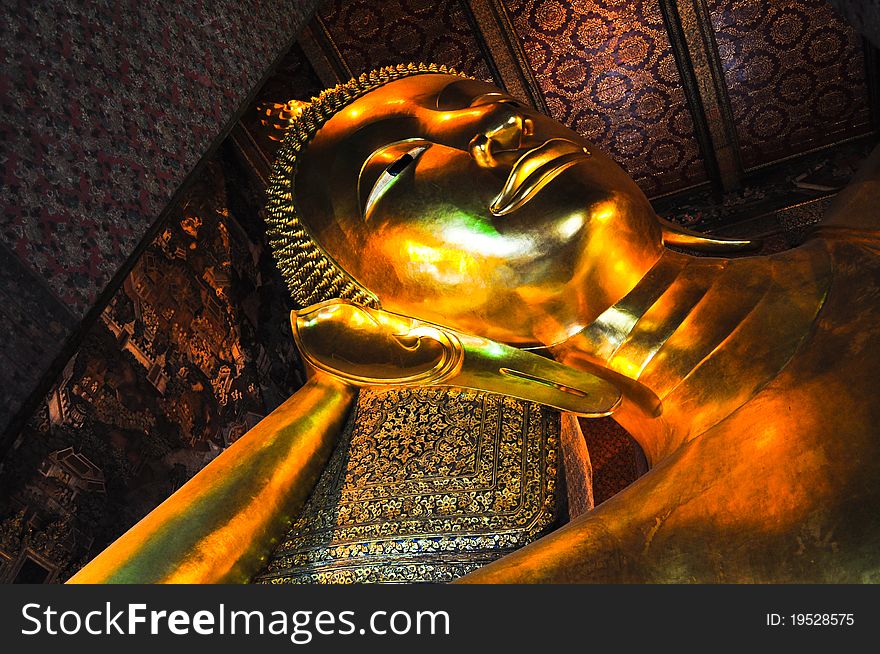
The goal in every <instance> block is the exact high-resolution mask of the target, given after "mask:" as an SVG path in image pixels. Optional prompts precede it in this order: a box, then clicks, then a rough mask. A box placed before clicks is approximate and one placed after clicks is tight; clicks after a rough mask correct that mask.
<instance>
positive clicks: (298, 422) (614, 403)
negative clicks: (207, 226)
mask: <svg viewBox="0 0 880 654" xmlns="http://www.w3.org/2000/svg"><path fill="white" fill-rule="evenodd" d="M869 164H870V165H871V166H873V167H874V168H876V167H877V166H878V164H877V163H876V162H873V160H869ZM869 168H870V166H869ZM876 178H877V175H873V176H872V170H868V171H867V173H866V174H865V176H864V179H862V181H861V182H856V183H854V184H853V185H851V186H850V188H849V189H848V190H846V191H844V192H843V193H841V194H840V195H839V196H838V198H837V199H836V201H835V202H836V204H835V205H834V207H833V208H832V209H831V210H830V212H829V215H828V216H827V218H826V221H825V223H824V224H823V225H822V226H821V227H820V228H819V229H818V230H816V231H815V233H814V234H813V235H812V237H811V238H810V239H809V240H807V241H806V242H805V243H804V244H803V245H802V246H800V247H797V248H795V249H792V250H788V251H785V252H782V253H779V254H775V255H772V256H734V255H737V254H741V253H742V252H743V251H745V250H748V249H749V247H750V246H751V245H752V244H751V243H749V242H748V241H732V240H722V239H712V238H708V237H703V236H700V235H698V234H694V233H691V232H687V231H685V230H683V229H680V228H677V227H675V226H674V225H672V224H669V223H665V222H663V221H662V220H660V219H659V218H657V216H656V215H655V213H654V212H653V210H652V209H651V206H650V204H649V203H648V201H647V199H646V198H645V196H644V195H643V194H642V193H641V191H640V190H639V189H638V188H637V186H636V185H635V183H634V182H633V181H632V180H631V179H630V178H629V177H628V176H627V175H626V174H625V173H624V172H623V170H621V168H619V167H618V166H617V165H616V164H615V163H614V162H613V161H611V159H609V158H608V157H607V156H606V155H604V154H603V153H602V152H600V151H598V150H597V149H596V148H595V147H594V146H593V145H592V144H590V143H589V142H587V141H585V140H584V139H583V138H582V137H581V136H579V135H578V134H576V133H574V132H572V131H570V130H568V129H567V128H565V127H563V126H562V125H560V124H559V123H557V122H556V121H554V120H552V119H550V118H548V117H546V116H544V115H542V114H540V113H537V112H535V111H534V110H532V109H530V108H528V107H526V106H524V105H522V104H521V103H519V102H518V101H516V100H515V99H514V98H512V97H511V96H509V95H508V94H506V93H504V92H502V91H500V90H499V89H497V88H495V87H493V86H491V85H489V84H487V83H484V82H480V81H476V80H473V79H468V78H465V77H462V76H459V75H457V74H455V73H453V72H451V71H449V70H447V69H445V68H443V67H437V66H433V65H432V66H426V65H418V66H415V65H410V66H398V67H394V68H385V69H382V70H379V71H374V72H372V73H370V74H366V75H363V76H361V77H360V78H358V79H355V80H352V81H350V82H348V83H346V84H343V85H340V86H337V87H336V88H334V89H331V90H328V91H325V92H324V93H323V94H322V95H321V96H320V97H318V98H315V99H314V100H313V101H312V103H311V104H310V105H308V106H306V107H305V108H304V109H303V111H302V113H301V114H300V115H299V116H298V117H297V118H296V119H294V120H293V121H292V123H291V127H290V129H289V130H288V132H287V136H286V140H285V142H284V146H283V148H282V150H281V153H280V155H279V159H278V161H277V163H276V166H275V171H274V175H273V181H272V183H271V188H270V189H269V195H270V203H269V208H268V215H269V233H270V240H271V244H272V247H273V250H274V253H275V256H276V258H277V260H278V263H279V266H280V268H281V270H282V272H283V274H284V276H285V278H286V280H287V282H288V285H289V287H290V291H291V293H292V295H293V297H294V299H295V300H296V302H297V303H298V305H299V306H301V307H302V310H300V311H298V312H296V313H295V314H294V315H293V316H292V323H293V329H294V335H295V338H296V342H297V345H298V346H299V349H300V352H301V353H302V355H303V357H304V359H305V360H306V361H307V362H308V365H309V369H310V375H311V376H310V378H309V381H308V382H307V383H306V384H305V386H304V387H303V388H302V389H300V390H299V391H297V393H296V394H295V395H293V396H292V397H291V398H290V399H289V400H288V401H287V402H285V403H284V404H283V405H282V406H280V407H279V408H278V409H277V410H276V411H274V412H273V413H272V414H271V415H269V416H268V417H267V418H265V419H264V420H263V421H262V422H261V423H260V424H259V425H257V426H256V427H255V428H254V429H253V430H251V431H250V432H249V433H248V434H247V435H246V436H244V437H243V438H241V439H240V440H239V441H237V442H236V443H234V444H233V445H232V446H231V447H229V448H228V449H227V450H226V451H225V452H224V453H223V454H222V455H221V456H219V457H218V458H217V459H216V460H214V461H213V462H212V463H211V464H209V465H208V466H207V467H206V468H205V469H204V470H203V471H202V472H200V473H199V474H198V475H196V476H195V477H194V478H193V479H192V480H191V481H190V482H189V483H187V484H186V485H184V486H183V487H182V488H181V489H180V490H179V491H177V492H176V493H175V494H174V495H172V496H171V497H170V498H169V499H168V500H167V501H165V502H164V503H163V504H161V505H160V506H159V507H158V508H156V509H155V510H154V511H153V512H152V513H150V514H149V515H148V516H147V517H145V518H144V519H143V520H142V521H141V522H139V523H138V524H137V525H135V526H134V527H133V528H132V529H131V530H130V531H129V532H127V533H126V534H125V535H123V536H122V537H121V538H119V540H118V541H116V542H115V543H114V544H112V545H111V546H110V547H109V548H108V549H107V550H105V551H104V552H103V553H102V554H100V555H99V556H98V557H97V558H96V559H94V560H93V561H92V562H91V563H89V564H88V565H86V566H85V568H83V569H82V570H81V571H80V572H79V573H78V574H77V575H76V576H75V577H74V578H73V579H72V581H73V582H83V583H100V582H248V581H257V582H265V583H273V582H347V581H451V580H455V579H460V580H461V581H464V582H800V581H810V582H813V581H816V582H820V581H826V582H876V581H880V548H878V546H877V544H878V542H880V437H878V436H880V433H878V424H880V401H878V397H877V394H878V391H877V388H876V387H875V384H876V383H877V381H878V372H880V329H878V326H880V257H878V254H880V238H878V232H877V220H876V218H875V216H876V215H877V214H876V198H877V197H878V194H877V189H876V188H875V187H876V183H875V182H874V181H873V180H874V179H876ZM604 415H612V416H613V417H614V419H615V420H617V421H618V422H619V423H620V424H621V425H622V426H623V427H624V428H625V429H626V430H628V432H629V433H630V434H631V435H632V436H633V438H634V439H635V440H636V441H637V442H638V443H639V444H640V445H641V447H642V449H643V450H644V452H645V455H646V457H647V459H648V462H649V465H650V470H649V471H648V472H647V473H646V474H645V475H644V476H642V477H641V478H640V479H638V481H636V482H635V483H633V484H632V485H630V486H629V487H628V488H626V489H625V490H623V491H622V492H620V493H618V494H617V495H615V496H614V497H613V498H611V499H610V500H608V501H606V502H604V503H602V504H601V505H599V506H598V507H593V506H592V498H591V495H590V468H589V453H588V452H586V451H585V446H584V443H583V438H582V435H581V434H580V433H579V431H578V426H577V420H576V419H575V417H574V416H587V417H589V416H604Z"/></svg>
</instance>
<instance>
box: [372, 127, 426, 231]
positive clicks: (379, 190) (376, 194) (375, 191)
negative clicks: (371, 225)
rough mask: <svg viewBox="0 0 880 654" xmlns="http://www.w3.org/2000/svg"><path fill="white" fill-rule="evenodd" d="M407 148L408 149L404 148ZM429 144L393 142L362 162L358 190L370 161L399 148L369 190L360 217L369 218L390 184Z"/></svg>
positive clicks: (378, 149)
mask: <svg viewBox="0 0 880 654" xmlns="http://www.w3.org/2000/svg"><path fill="white" fill-rule="evenodd" d="M406 146H409V147H406ZM429 146H430V143H429V142H427V141H425V140H424V139H405V140H403V141H395V142H394V143H389V144H387V145H384V146H382V147H380V148H377V149H376V150H374V151H373V152H372V154H370V156H369V157H367V159H366V160H365V161H364V165H363V167H362V168H361V172H360V174H359V175H358V188H359V189H360V185H361V182H362V181H363V180H362V175H363V172H364V170H365V169H366V167H367V165H368V164H369V163H370V161H371V160H372V159H373V158H374V157H376V156H378V155H379V154H381V153H383V152H384V151H386V150H389V149H390V148H392V147H394V148H400V149H398V150H397V153H399V154H398V156H397V157H396V158H395V159H394V160H393V161H392V162H391V163H390V164H388V165H387V166H386V167H385V170H383V171H382V173H381V174H380V175H379V177H378V178H377V179H376V181H375V182H374V183H373V186H372V188H371V189H370V193H369V195H368V196H367V199H366V201H365V202H364V205H363V207H362V208H361V217H362V218H363V219H364V220H366V219H367V218H368V217H369V214H370V209H372V207H373V205H375V204H376V202H378V201H379V199H380V198H381V197H382V196H383V195H384V194H385V192H386V191H387V190H388V189H389V188H391V186H392V184H394V182H395V181H396V180H397V178H398V177H399V176H400V174H401V173H402V172H403V171H404V170H406V169H407V168H408V167H409V166H410V165H411V164H412V163H413V162H414V161H415V160H416V159H418V158H419V157H420V156H421V155H422V153H423V152H424V151H425V150H427V149H428V147H429ZM358 195H360V197H363V195H361V194H360V193H358Z"/></svg>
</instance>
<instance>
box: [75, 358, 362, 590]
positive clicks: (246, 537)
mask: <svg viewBox="0 0 880 654" xmlns="http://www.w3.org/2000/svg"><path fill="white" fill-rule="evenodd" d="M355 392H356V391H355V389H354V388H352V387H350V386H346V385H344V384H342V383H340V382H338V381H336V380H334V379H332V378H331V377H330V376H328V375H323V374H316V375H315V376H314V377H313V378H312V379H311V380H310V381H309V382H308V383H306V385H305V386H304V387H303V388H301V389H300V390H299V391H297V392H296V393H295V394H294V395H293V396H292V397H291V398H290V399H288V400H287V401H286V402H285V403H284V404H282V405H281V406H280V407H278V408H277V409H276V410H275V411H273V412H272V413H271V414H270V415H269V416H267V417H266V418H265V419H264V420H263V421H262V422H260V423H259V424H258V425H257V426H256V427H254V428H253V429H251V430H250V431H249V432H248V433H247V434H246V435H245V436H243V437H242V438H241V439H239V440H238V441H236V442H235V443H234V444H233V445H231V446H230V447H229V448H228V449H227V450H226V451H224V452H223V453H222V454H221V455H220V456H218V457H217V458H216V459H215V460H214V461H212V462H211V463H210V464H209V465H208V466H207V467H206V468H205V469H204V470H202V471H201V472H199V473H198V474H197V475H196V476H195V477H193V478H192V479H191V480H190V481H189V482H188V483H186V484H185V485H184V486H183V487H181V488H180V490H178V491H177V492H176V493H174V494H173V495H172V496H171V497H170V498H168V499H167V500H166V501H165V502H163V503H162V504H161V505H159V506H158V507H157V508H156V509H155V510H153V511H152V512H151V513H150V514H149V515H147V516H146V517H145V518H144V519H143V520H141V521H140V522H139V523H137V524H136V525H135V526H134V527H132V528H131V529H130V530H129V531H128V532H126V533H125V534H124V535H123V536H122V537H120V538H119V539H118V540H117V541H116V542H114V543H113V544H112V545H111V546H110V547H108V548H107V549H106V550H104V552H102V553H101V554H100V555H99V556H98V557H97V558H95V559H94V560H93V561H91V562H90V563H89V564H88V565H87V566H86V567H84V568H83V569H82V570H80V572H78V573H77V574H76V575H74V577H72V578H71V579H70V582H69V583H234V582H246V581H248V580H249V579H250V577H251V576H252V575H253V574H254V573H255V572H256V571H257V570H258V569H259V566H260V565H261V561H262V560H263V559H264V558H265V556H266V555H267V554H268V553H269V552H270V550H271V549H272V547H273V545H274V544H275V542H276V541H277V538H278V536H279V535H280V534H283V533H284V529H285V527H286V526H287V524H288V523H289V521H290V519H291V517H292V516H293V515H295V514H296V512H297V511H298V510H299V509H300V508H301V506H302V505H303V503H304V502H305V500H306V499H307V498H308V496H309V493H310V492H311V490H312V487H313V486H314V484H315V482H316V481H317V479H318V476H319V475H320V473H321V471H322V470H323V469H324V466H325V464H326V462H327V459H328V457H329V456H330V453H331V452H332V450H333V446H334V445H335V443H336V440H337V436H338V434H339V433H340V431H341V430H342V427H343V423H344V420H345V417H346V414H347V412H348V409H349V406H350V404H351V401H352V399H353V397H354V395H355Z"/></svg>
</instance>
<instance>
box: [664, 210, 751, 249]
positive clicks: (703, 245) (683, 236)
mask: <svg viewBox="0 0 880 654" xmlns="http://www.w3.org/2000/svg"><path fill="white" fill-rule="evenodd" d="M657 220H659V221H660V229H661V230H662V231H663V244H664V245H672V246H674V247H680V248H687V249H689V250H694V251H696V252H701V253H705V254H737V253H745V252H754V251H756V250H760V249H761V241H760V239H737V238H719V237H716V236H706V235H705V234H700V233H699V232H695V231H693V230H690V229H687V228H686V227H682V226H681V225H676V224H675V223H673V222H670V221H668V220H665V219H663V218H660V217H658V218H657Z"/></svg>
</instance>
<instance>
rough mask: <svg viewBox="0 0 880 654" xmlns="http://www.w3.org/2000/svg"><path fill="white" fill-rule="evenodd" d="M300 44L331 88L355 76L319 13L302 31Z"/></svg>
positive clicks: (324, 81) (307, 57)
mask: <svg viewBox="0 0 880 654" xmlns="http://www.w3.org/2000/svg"><path fill="white" fill-rule="evenodd" d="M299 45H300V47H301V48H302V51H303V53H304V54H305V55H306V59H308V60H309V63H310V64H311V66H312V69H313V70H314V71H315V74H316V75H317V76H318V79H320V80H321V83H322V84H324V86H326V87H328V88H330V87H331V86H336V85H337V84H342V83H344V82H347V81H348V80H350V79H351V78H352V77H354V74H353V73H352V72H351V69H350V68H349V66H348V63H347V62H346V61H345V58H344V57H343V56H342V53H341V52H340V51H339V48H337V47H336V44H335V43H334V42H333V38H332V37H331V36H330V30H328V29H327V25H326V24H325V23H324V20H323V19H322V18H321V16H319V15H318V14H317V13H316V14H315V16H314V18H312V20H311V21H310V22H309V24H308V25H307V26H306V29H304V30H303V31H302V34H301V35H300V37H299Z"/></svg>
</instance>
